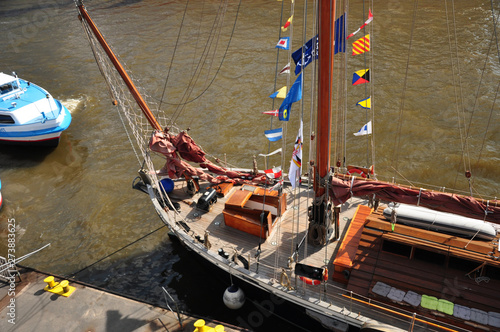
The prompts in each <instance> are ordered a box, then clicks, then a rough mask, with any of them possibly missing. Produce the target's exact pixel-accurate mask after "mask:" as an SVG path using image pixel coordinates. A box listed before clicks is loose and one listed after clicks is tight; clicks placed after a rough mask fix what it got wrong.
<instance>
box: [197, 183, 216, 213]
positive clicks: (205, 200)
mask: <svg viewBox="0 0 500 332" xmlns="http://www.w3.org/2000/svg"><path fill="white" fill-rule="evenodd" d="M215 203H217V191H216V190H215V189H214V188H210V189H209V190H207V191H206V192H205V193H204V194H203V196H201V197H200V199H199V200H198V203H197V204H196V207H197V208H198V209H201V210H205V211H207V212H208V211H210V210H211V209H212V206H213V205H214V204H215Z"/></svg>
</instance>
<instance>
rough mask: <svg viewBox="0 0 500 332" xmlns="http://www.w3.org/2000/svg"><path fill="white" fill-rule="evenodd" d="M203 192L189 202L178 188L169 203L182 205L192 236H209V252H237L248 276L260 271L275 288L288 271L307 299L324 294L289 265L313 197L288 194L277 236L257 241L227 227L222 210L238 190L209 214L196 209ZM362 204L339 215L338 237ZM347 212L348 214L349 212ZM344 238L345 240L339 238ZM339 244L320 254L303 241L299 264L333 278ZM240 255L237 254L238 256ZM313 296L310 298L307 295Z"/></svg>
mask: <svg viewBox="0 0 500 332" xmlns="http://www.w3.org/2000/svg"><path fill="white" fill-rule="evenodd" d="M200 187H201V188H202V190H201V191H200V193H197V194H196V195H194V196H193V197H191V196H189V195H188V194H187V193H186V191H185V190H184V183H183V182H181V181H176V182H175V187H174V190H173V191H172V192H171V193H170V194H169V197H170V198H171V199H172V201H174V202H178V203H179V204H180V205H181V211H180V216H179V217H178V219H180V218H181V217H182V218H183V221H184V222H185V223H186V224H187V225H188V226H189V228H190V232H192V234H193V235H194V236H196V235H197V236H199V237H200V238H201V239H203V238H204V234H205V232H206V231H208V232H209V236H208V239H209V242H210V244H211V248H210V250H212V251H214V252H217V251H218V250H219V249H220V248H222V249H223V250H224V251H225V252H226V253H228V254H229V255H230V257H232V256H233V254H234V253H235V252H237V253H238V254H239V255H242V256H243V257H244V258H246V259H247V260H248V261H249V267H250V268H249V270H250V271H253V272H255V271H256V270H257V266H258V272H259V274H260V275H261V276H263V277H266V278H268V279H270V280H274V282H279V280H280V275H281V273H282V270H283V269H285V271H286V273H287V276H288V277H289V280H290V281H291V283H292V286H293V287H294V288H297V289H301V291H303V293H304V296H306V297H307V296H313V295H314V297H317V296H318V292H321V291H324V287H321V286H313V285H307V284H305V283H303V282H301V281H300V280H299V281H298V282H296V278H295V274H294V272H293V269H290V268H289V261H290V260H291V259H292V258H291V257H292V255H293V253H294V250H295V248H296V246H297V244H298V243H300V242H301V241H302V239H303V238H304V237H305V236H306V234H307V227H308V221H307V220H308V218H307V206H308V204H310V202H311V195H312V193H311V192H309V193H308V192H307V191H306V190H303V191H300V192H299V193H294V192H292V191H291V190H286V189H285V190H286V194H287V206H289V208H288V209H287V210H286V211H285V212H284V213H283V215H282V216H281V217H280V218H277V220H276V221H275V222H274V224H273V230H272V231H271V233H270V234H269V236H268V238H267V239H264V238H259V237H258V236H254V235H251V234H247V233H244V232H242V231H240V230H237V229H234V228H232V227H229V226H227V225H225V223H224V217H223V214H222V211H223V209H224V204H225V202H226V201H227V199H228V197H230V196H231V193H232V192H234V191H235V190H238V189H239V187H233V188H232V189H231V190H230V191H229V193H228V194H227V195H225V197H218V198H217V203H216V204H214V205H213V206H212V208H211V209H210V211H204V210H201V209H199V208H198V207H197V206H196V203H197V201H198V199H199V197H201V196H202V193H203V192H204V191H203V189H204V188H206V187H208V185H206V184H205V185H201V186H200ZM360 202H365V201H364V200H356V202H355V203H354V204H353V203H352V202H351V204H346V205H345V208H346V209H345V210H347V211H348V212H347V213H343V214H341V220H340V222H341V225H340V232H341V233H342V232H345V230H344V228H345V227H346V226H348V225H349V221H350V219H351V218H352V217H353V215H354V211H355V210H356V207H357V205H358V204H359V203H360ZM347 208H349V209H347ZM341 238H342V237H341ZM340 242H341V241H329V243H328V244H327V245H326V246H324V247H321V248H318V247H316V246H314V245H312V244H310V243H308V242H307V239H306V240H305V243H304V245H302V246H301V247H300V249H299V254H298V259H297V262H299V263H303V264H307V265H310V266H315V267H319V268H321V267H326V268H328V271H329V274H330V275H332V274H333V260H334V258H335V255H336V253H337V251H338V246H339V244H340ZM259 244H260V248H261V253H260V257H259V260H258V261H257V259H256V258H255V255H256V254H257V251H258V249H259ZM235 250H236V251H235ZM327 283H328V284H329V285H331V286H334V287H327V288H326V289H327V293H328V296H337V297H338V293H339V289H338V288H337V287H338V285H340V284H338V283H336V282H335V281H333V280H332V279H331V278H329V280H328V281H327ZM308 294H309V295H308Z"/></svg>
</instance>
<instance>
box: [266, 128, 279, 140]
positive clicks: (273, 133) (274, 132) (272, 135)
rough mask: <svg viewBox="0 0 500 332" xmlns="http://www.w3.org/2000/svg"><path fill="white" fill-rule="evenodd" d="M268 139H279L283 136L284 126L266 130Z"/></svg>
mask: <svg viewBox="0 0 500 332" xmlns="http://www.w3.org/2000/svg"><path fill="white" fill-rule="evenodd" d="M264 135H266V137H267V139H268V140H270V141H271V142H275V141H279V140H280V139H281V138H282V137H283V128H276V129H271V130H266V131H264Z"/></svg>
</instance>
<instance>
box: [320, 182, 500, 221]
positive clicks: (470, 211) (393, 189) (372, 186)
mask: <svg viewBox="0 0 500 332" xmlns="http://www.w3.org/2000/svg"><path fill="white" fill-rule="evenodd" d="M351 181H352V180H342V179H339V178H335V177H333V178H332V181H331V186H330V188H329V194H330V198H331V200H332V201H333V203H334V204H336V205H338V204H342V203H344V202H346V201H347V200H348V199H349V198H350V197H351V196H367V195H373V194H375V195H376V196H377V197H378V198H379V199H381V200H384V201H389V202H397V203H406V204H413V205H417V204H418V205H419V206H423V207H427V208H430V209H433V210H437V211H441V212H449V213H455V214H459V215H462V216H465V217H470V218H476V219H481V220H483V219H485V217H484V214H485V211H486V210H487V211H488V214H487V216H486V220H487V221H490V222H493V223H496V224H500V204H499V203H500V202H498V201H490V203H489V204H487V203H485V202H480V201H478V200H476V199H474V198H473V197H468V196H461V195H454V194H450V193H443V192H431V191H426V190H420V189H410V188H405V187H401V186H398V185H395V184H391V183H387V182H381V181H366V180H356V179H355V180H354V182H353V183H352V187H351ZM419 196H420V199H419Z"/></svg>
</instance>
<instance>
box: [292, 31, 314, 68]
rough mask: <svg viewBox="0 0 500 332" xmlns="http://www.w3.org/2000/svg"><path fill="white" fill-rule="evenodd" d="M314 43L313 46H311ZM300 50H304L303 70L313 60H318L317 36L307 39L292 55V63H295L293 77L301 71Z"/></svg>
mask: <svg viewBox="0 0 500 332" xmlns="http://www.w3.org/2000/svg"><path fill="white" fill-rule="evenodd" d="M313 42H314V45H313ZM302 49H304V68H305V67H306V66H307V65H308V64H310V63H311V62H312V61H313V60H315V59H317V58H318V36H316V37H313V38H311V39H309V41H308V42H307V43H305V44H304V46H302V47H301V48H299V49H298V50H296V51H295V52H293V53H292V59H293V62H295V65H296V67H295V75H298V74H299V73H300V71H301V70H302Z"/></svg>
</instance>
